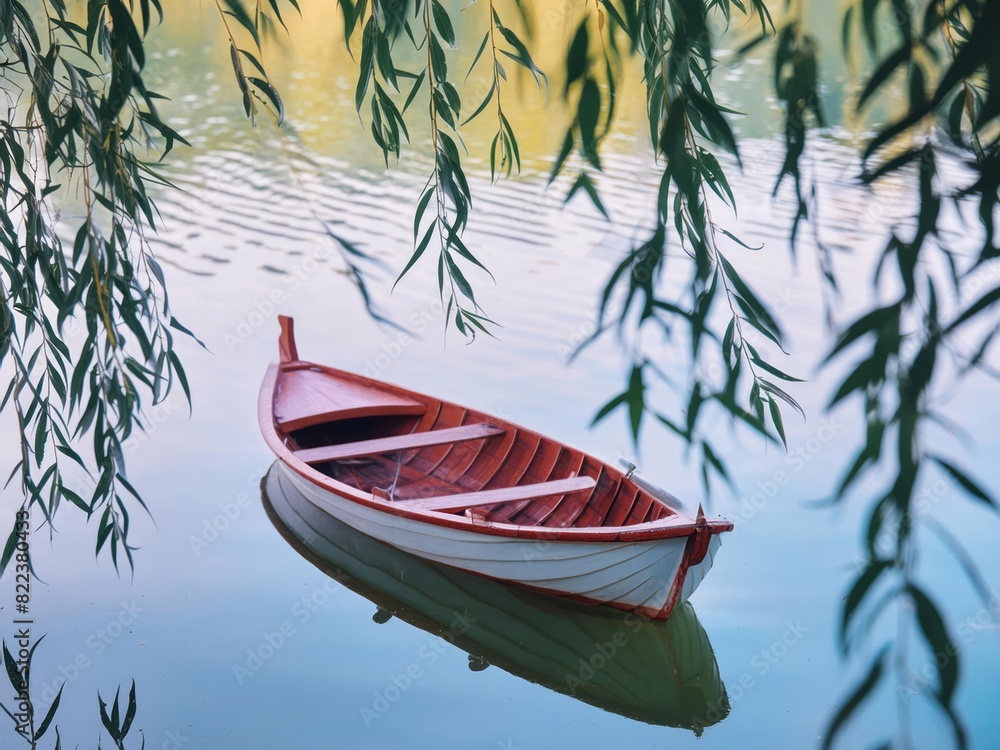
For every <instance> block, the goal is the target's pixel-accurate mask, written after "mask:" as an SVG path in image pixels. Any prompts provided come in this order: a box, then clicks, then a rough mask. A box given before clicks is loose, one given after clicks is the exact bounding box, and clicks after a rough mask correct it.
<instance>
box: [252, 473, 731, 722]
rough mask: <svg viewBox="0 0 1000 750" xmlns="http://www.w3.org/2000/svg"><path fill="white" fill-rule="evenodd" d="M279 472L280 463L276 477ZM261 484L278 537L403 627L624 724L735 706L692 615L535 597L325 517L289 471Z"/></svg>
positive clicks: (682, 609)
mask: <svg viewBox="0 0 1000 750" xmlns="http://www.w3.org/2000/svg"><path fill="white" fill-rule="evenodd" d="M276 465H277V464H275V466H276ZM275 466H272V467H271V471H269V472H268V474H267V476H266V477H265V478H264V480H263V481H262V483H261V488H262V495H263V502H264V507H265V509H266V510H267V513H268V516H269V517H270V519H271V521H272V522H273V523H274V525H275V528H277V529H278V531H279V532H280V533H281V535H282V536H283V537H284V538H285V539H286V540H287V541H288V543H289V544H291V546H292V547H293V548H294V549H295V550H296V551H297V552H298V553H299V554H301V555H302V556H303V557H305V558H306V559H307V560H309V561H310V562H311V563H313V565H315V566H316V567H317V568H319V569H320V570H322V571H323V572H324V573H326V574H327V575H329V576H331V577H333V578H335V579H336V580H337V581H339V582H340V583H342V584H343V585H344V586H346V587H347V588H349V589H351V590H352V591H355V592H356V593H358V594H361V596H363V597H365V598H366V599H369V600H371V601H372V602H374V603H375V604H376V605H377V607H378V611H377V612H376V614H375V617H374V619H375V621H376V622H385V621H386V620H388V619H389V618H390V617H392V616H395V617H398V618H399V619H401V620H403V621H405V622H408V623H410V624H411V625H414V626H416V627H418V628H420V629H422V630H425V631H427V632H429V633H432V634H435V635H439V636H441V637H442V638H444V639H446V640H447V641H449V642H450V643H452V644H454V645H455V646H457V647H458V648H460V649H462V650H463V651H466V652H468V654H469V668H470V669H473V670H480V669H485V668H486V667H487V666H489V665H491V664H492V665H495V666H497V667H499V668H501V669H503V670H505V671H507V672H510V673H511V674H514V675H517V676H518V677H521V678H523V679H526V680H529V681H530V682H534V683H537V684H540V685H544V686H545V687H548V688H550V689H552V690H555V691H558V692H560V693H563V694H566V695H570V696H572V697H574V698H577V699H579V700H581V701H584V702H586V703H589V704H591V705H593V706H597V707H599V708H602V709H605V710H607V711H612V712H614V713H617V714H621V715H622V716H627V717H629V718H632V719H636V720H639V721H643V722H646V723H649V724H658V725H664V726H672V727H682V728H686V729H693V730H694V731H695V732H696V733H698V734H700V733H701V730H702V728H703V727H706V726H711V725H712V724H715V723H717V722H718V721H721V720H722V719H723V718H724V717H725V716H726V715H727V714H728V713H729V699H728V697H727V695H726V688H725V685H723V683H722V679H721V677H720V676H719V667H718V664H717V663H716V661H715V655H714V654H713V652H712V647H711V644H710V643H709V641H708V636H707V634H706V633H705V631H704V629H703V628H702V627H701V625H700V624H699V622H698V619H697V617H696V616H695V613H694V609H692V607H691V605H690V604H687V603H684V604H682V605H679V606H678V607H677V608H676V609H675V610H674V612H673V614H672V615H671V616H670V618H669V619H668V620H667V621H666V622H654V621H652V620H647V619H644V618H641V617H639V616H638V615H635V614H626V613H622V612H619V611H617V610H613V609H610V608H605V607H594V606H586V605H581V604H575V603H573V602H570V601H567V600H563V599H558V598H556V597H548V596H544V595H541V594H535V593H532V592H530V591H525V590H523V589H519V588H516V587H514V586H510V585H506V584H502V583H499V582H497V581H492V580H489V579H486V578H482V577H480V576H476V575H472V574H470V573H465V572H463V571H460V570H456V569H453V568H449V567H447V566H444V565H439V564H437V563H432V562H429V561H427V560H423V559H421V558H419V557H414V556H413V555H409V554H407V553H405V552H402V551H400V550H398V549H395V548H394V547H390V546H388V545H385V544H383V543H381V542H379V541H376V540H375V539H372V538H371V537H368V536H365V535H364V534H362V533H360V532H358V531H355V530H354V529H352V528H351V527H349V526H347V525H346V524H343V523H341V522H340V521H338V520H337V519H335V518H333V517H332V516H329V515H327V514H326V513H324V512H323V511H321V510H319V509H318V508H316V507H315V506H314V505H313V504H312V503H310V502H309V501H308V499H306V498H305V497H304V496H303V495H302V494H301V493H300V492H299V491H298V490H297V489H296V488H295V486H294V485H292V484H291V483H290V482H289V481H288V479H287V476H286V474H285V473H284V472H282V471H277V470H275Z"/></svg>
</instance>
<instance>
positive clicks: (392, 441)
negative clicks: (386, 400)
mask: <svg viewBox="0 0 1000 750" xmlns="http://www.w3.org/2000/svg"><path fill="white" fill-rule="evenodd" d="M504 432H505V430H504V429H503V428H502V427H498V426H497V425H494V424H487V423H486V422H478V423H476V424H467V425H463V426H462V427H450V428H448V429H444V430H427V431H425V432H411V433H409V434H407V435H393V436H392V437H386V438H377V439H375V440H358V441H357V442H354V443H341V444H339V445H323V446H320V447H318V448H305V449H303V450H298V451H295V457H296V458H297V459H299V460H300V461H304V462H305V463H307V464H319V463H323V462H324V461H339V460H341V459H344V458H359V457H361V456H372V455H377V454H379V453H393V452H394V451H402V450H412V449H414V448H426V447H428V446H431V445H444V444H446V443H456V442H459V441H463V440H480V439H482V438H489V437H493V436H494V435H502V434H503V433H504Z"/></svg>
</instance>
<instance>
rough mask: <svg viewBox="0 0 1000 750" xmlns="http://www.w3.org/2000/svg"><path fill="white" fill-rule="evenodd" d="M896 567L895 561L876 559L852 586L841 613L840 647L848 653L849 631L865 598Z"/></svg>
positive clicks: (869, 563)
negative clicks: (881, 578)
mask: <svg viewBox="0 0 1000 750" xmlns="http://www.w3.org/2000/svg"><path fill="white" fill-rule="evenodd" d="M894 565H895V561H894V560H883V559H876V560H870V561H869V562H868V565H866V566H865V569H864V570H863V571H861V573H860V574H859V575H858V577H857V578H856V579H855V580H854V584H853V585H852V586H851V590H850V591H849V592H848V594H847V598H846V599H845V600H844V607H843V610H842V611H841V619H840V645H841V648H842V649H843V650H844V653H847V643H848V639H847V636H848V629H849V628H850V625H851V622H852V620H853V619H854V615H855V613H856V612H857V610H858V607H860V606H861V604H862V602H864V600H865V598H866V597H867V596H868V592H869V591H870V590H871V588H872V586H874V585H875V582H876V581H878V580H879V578H880V577H881V576H882V574H883V573H885V572H886V571H887V570H889V569H891V568H892V567H893V566H894Z"/></svg>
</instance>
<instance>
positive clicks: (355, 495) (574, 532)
mask: <svg viewBox="0 0 1000 750" xmlns="http://www.w3.org/2000/svg"><path fill="white" fill-rule="evenodd" d="M293 351H294V350H293ZM313 368H315V370H317V371H320V372H323V373H325V374H327V375H330V376H332V377H334V378H337V379H340V380H346V381H348V382H361V383H362V384H365V385H371V386H373V387H377V388H380V389H382V390H386V391H389V392H391V393H393V394H394V395H401V396H406V397H409V398H414V397H415V398H417V399H423V400H425V401H426V402H427V404H428V407H430V405H431V404H432V403H433V402H439V403H440V404H441V405H442V406H443V405H445V404H447V405H450V406H456V407H459V408H463V409H466V412H467V414H468V415H473V414H474V415H477V416H484V417H485V416H487V415H483V414H481V412H478V411H477V410H475V409H468V408H467V407H461V406H460V405H459V404H453V403H452V402H448V401H444V400H442V399H437V398H434V397H431V396H427V395H425V394H422V393H417V392H415V391H411V390H409V389H406V388H401V387H399V386H396V385H393V384H391V383H387V382H384V381H376V380H372V379H371V378H367V377H365V376H362V375H357V374H355V373H350V372H346V371H344V370H338V369H336V368H333V367H328V366H326V365H321V364H318V363H314V362H309V361H307V360H302V359H290V360H283V361H280V362H275V363H272V364H271V365H270V366H269V367H268V370H267V373H266V374H265V376H264V381H263V383H262V384H261V389H260V394H259V398H258V415H257V416H258V421H259V423H260V428H261V432H262V433H263V435H264V439H265V441H266V442H267V444H268V446H269V447H270V448H271V450H272V451H273V452H274V453H275V455H276V456H277V457H278V458H279V459H280V460H281V462H282V463H283V464H285V465H286V466H287V467H288V468H289V469H291V470H292V471H294V472H295V473H296V474H298V475H300V476H301V477H303V478H304V479H306V480H307V481H309V482H311V483H313V484H315V485H318V486H320V487H322V488H323V489H325V490H327V491H328V492H330V493H332V494H334V495H337V496H339V497H342V498H343V499H345V500H350V501H352V502H356V503H358V504H360V505H363V506H366V507H369V508H372V509H375V510H378V511H380V512H383V513H387V514H390V515H395V516H399V517H402V518H406V519H410V520H414V521H418V522H422V523H426V524H429V525H432V526H443V527H448V528H453V529H458V530H462V531H466V532H470V533H476V534H484V535H490V536H504V537H515V538H518V539H536V540H542V541H547V542H553V541H559V542H640V541H653V540H657V539H674V538H678V537H687V536H692V535H693V534H695V533H696V531H697V530H698V528H699V526H698V521H697V520H696V519H693V518H691V517H689V516H687V515H685V514H683V513H679V512H676V511H675V512H674V515H672V516H668V517H665V518H662V519H659V520H656V521H647V522H643V523H639V524H631V525H629V526H591V527H583V528H578V527H561V528H560V527H547V526H521V525H516V524H508V523H502V522H496V521H492V522H487V523H483V522H482V521H477V520H475V519H472V518H469V517H467V516H465V515H456V514H452V513H442V512H438V511H430V510H417V509H407V508H404V507H399V506H393V505H392V504H390V503H388V502H386V501H384V500H378V499H376V498H375V497H374V496H372V495H371V494H370V493H365V492H362V491H361V490H359V489H357V488H356V487H352V486H351V485H349V484H346V483H344V482H341V481H338V480H336V479H334V478H333V477H330V476H327V475H326V474H323V473H322V472H320V471H319V470H318V469H315V468H313V467H312V466H309V465H308V464H306V463H305V462H304V461H302V460H300V459H298V458H296V456H295V455H294V453H293V452H292V450H291V449H289V448H288V446H287V445H285V442H284V440H282V438H281V436H280V435H279V433H278V426H277V425H276V423H275V417H274V404H275V398H276V396H277V387H278V382H279V375H281V374H283V373H284V372H286V371H294V370H301V369H313ZM489 419H490V421H491V422H493V423H496V424H499V425H502V426H505V427H507V428H508V429H517V430H519V431H521V432H522V433H529V434H531V435H533V436H537V437H539V438H540V439H545V438H544V436H543V435H541V434H540V433H537V432H535V431H533V430H530V429H528V428H526V427H524V426H522V425H519V424H515V423H512V422H508V421H507V420H503V419H496V418H493V417H490V418H489ZM556 442H558V444H559V445H562V446H564V447H565V448H567V449H568V450H570V451H574V452H577V453H580V454H581V455H583V456H585V457H589V458H591V459H592V460H593V461H595V462H597V463H598V464H599V465H601V466H602V467H604V469H605V470H606V471H610V472H611V473H612V475H615V474H619V475H621V477H622V481H623V482H628V483H629V484H631V482H629V480H628V479H627V478H626V477H625V475H624V473H623V472H621V471H619V470H618V469H616V468H615V467H613V466H611V465H610V464H607V463H605V462H604V461H602V460H601V459H599V458H597V457H596V456H592V455H590V454H588V453H586V452H585V451H581V450H579V449H578V448H574V447H572V446H569V445H567V444H565V443H563V442H562V441H556ZM620 487H621V485H619V488H618V489H616V492H617V491H620ZM639 494H640V495H645V494H646V493H644V492H643V491H642V490H641V489H639ZM654 501H655V499H654ZM699 520H701V521H702V523H703V526H702V527H701V528H704V529H705V531H706V532H707V533H708V535H712V534H720V533H724V532H727V531H731V530H732V529H733V524H732V522H731V521H728V520H725V519H704V518H703V517H702V519H699Z"/></svg>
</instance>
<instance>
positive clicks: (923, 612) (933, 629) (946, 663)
mask: <svg viewBox="0 0 1000 750" xmlns="http://www.w3.org/2000/svg"><path fill="white" fill-rule="evenodd" d="M906 592H907V594H909V596H910V599H912V601H913V604H914V606H915V607H916V610H917V623H918V624H919V625H920V630H921V632H922V633H923V635H924V640H926V641H927V646H928V648H930V650H931V654H932V661H933V663H934V664H935V666H936V667H937V670H938V677H939V685H938V696H939V697H940V700H941V704H942V705H949V704H951V699H952V696H953V695H954V693H955V687H956V686H957V685H958V659H959V652H958V648H957V647H956V646H955V643H954V641H952V639H951V637H950V636H949V635H948V630H947V628H946V627H945V624H944V619H943V618H942V617H941V613H940V611H938V608H937V605H935V604H934V602H932V601H931V599H930V598H929V597H928V596H927V595H926V594H925V593H924V592H923V591H922V590H920V589H919V588H918V587H917V586H916V585H914V584H912V583H909V584H907V585H906Z"/></svg>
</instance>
